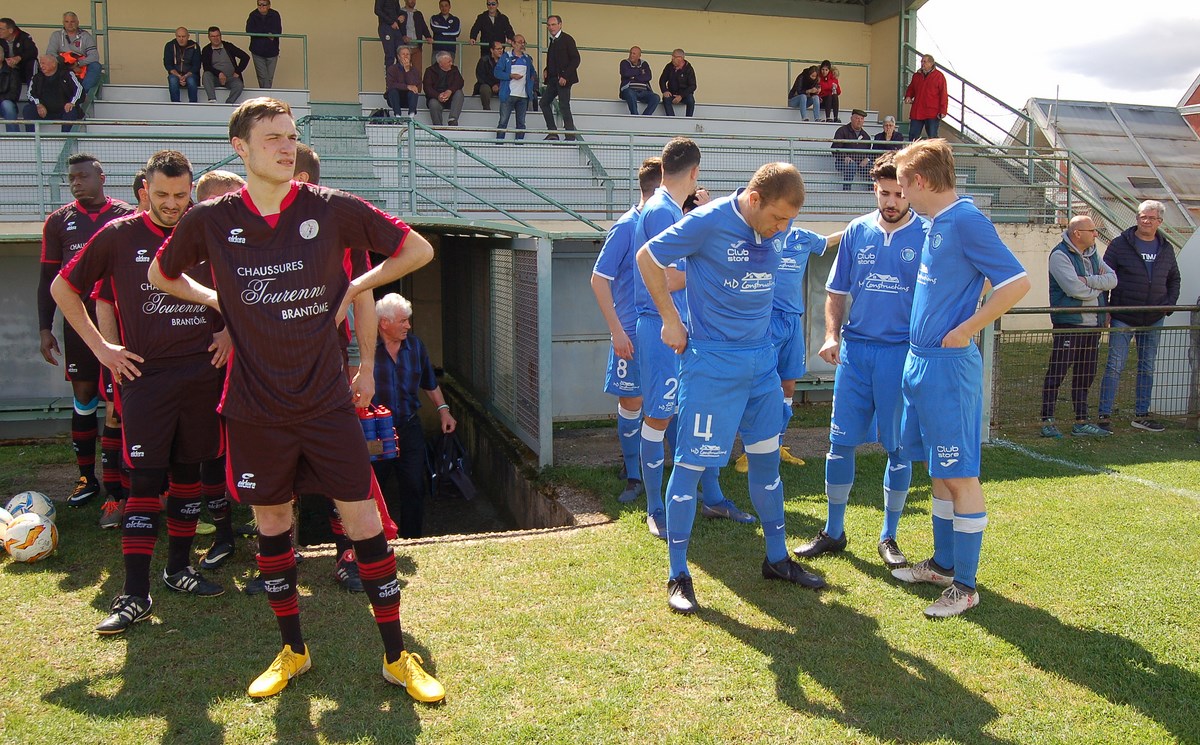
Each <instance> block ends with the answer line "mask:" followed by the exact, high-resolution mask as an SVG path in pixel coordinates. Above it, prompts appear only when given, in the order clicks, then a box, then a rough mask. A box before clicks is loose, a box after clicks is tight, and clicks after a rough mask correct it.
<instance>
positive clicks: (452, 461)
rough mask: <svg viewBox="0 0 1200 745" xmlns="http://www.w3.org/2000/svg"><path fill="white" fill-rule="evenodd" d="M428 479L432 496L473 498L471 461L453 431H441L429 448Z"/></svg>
mask: <svg viewBox="0 0 1200 745" xmlns="http://www.w3.org/2000/svg"><path fill="white" fill-rule="evenodd" d="M429 481H430V491H431V492H432V493H433V496H434V497H462V498H463V499H466V500H468V501H470V500H472V499H474V498H475V484H474V483H472V482H471V461H470V458H469V457H468V456H467V450H466V448H464V447H463V446H462V443H461V442H459V441H458V438H457V437H455V436H454V433H453V432H451V433H449V434H447V433H442V434H441V435H440V436H439V437H438V439H437V442H435V443H434V445H433V447H432V448H431V450H430V453H429Z"/></svg>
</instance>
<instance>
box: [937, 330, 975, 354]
mask: <svg viewBox="0 0 1200 745" xmlns="http://www.w3.org/2000/svg"><path fill="white" fill-rule="evenodd" d="M970 343H971V337H970V335H968V334H966V333H964V332H963V331H962V329H960V328H959V327H958V326H955V327H954V328H952V329H950V333H948V334H946V335H945V336H944V337H942V347H944V348H945V347H953V348H955V349H958V348H961V347H965V346H968V345H969V344H970Z"/></svg>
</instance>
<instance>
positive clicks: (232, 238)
mask: <svg viewBox="0 0 1200 745" xmlns="http://www.w3.org/2000/svg"><path fill="white" fill-rule="evenodd" d="M227 240H228V241H229V242H230V243H243V244H244V243H245V242H246V239H245V238H243V237H242V229H241V228H234V229H232V230H230V231H229V238H228V239H227Z"/></svg>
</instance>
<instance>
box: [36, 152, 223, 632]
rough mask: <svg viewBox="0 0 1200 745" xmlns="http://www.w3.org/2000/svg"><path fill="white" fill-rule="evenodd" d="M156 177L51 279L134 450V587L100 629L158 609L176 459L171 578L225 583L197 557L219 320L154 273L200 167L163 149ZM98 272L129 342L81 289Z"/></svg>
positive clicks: (129, 512)
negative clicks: (154, 584) (114, 396)
mask: <svg viewBox="0 0 1200 745" xmlns="http://www.w3.org/2000/svg"><path fill="white" fill-rule="evenodd" d="M146 177H147V181H146V184H147V186H146V190H147V192H148V195H149V198H150V210H149V212H143V213H137V214H134V215H131V216H129V217H125V218H122V219H119V220H115V221H113V222H112V223H110V224H109V225H108V226H106V227H105V228H104V229H103V230H101V231H100V232H98V233H97V234H96V235H95V236H94V237H93V238H92V240H90V241H89V242H88V244H87V245H86V246H84V248H83V250H81V251H80V252H79V253H77V254H76V255H75V258H73V259H72V260H71V262H70V263H69V264H67V266H66V267H64V268H63V269H62V271H61V272H60V273H59V276H58V277H56V278H55V279H54V282H53V283H52V284H51V286H50V292H51V294H52V295H53V296H54V299H55V301H56V302H57V303H58V305H59V307H60V308H61V309H62V312H63V317H64V318H66V319H67V322H68V323H70V324H71V326H72V327H73V328H74V329H75V330H76V331H77V332H78V333H79V336H80V338H81V339H82V340H83V342H84V343H85V344H87V346H88V348H89V349H91V350H92V352H93V353H94V354H95V355H96V358H97V359H98V360H99V361H100V362H101V363H102V364H103V365H104V366H105V367H107V368H109V369H110V370H111V371H112V373H113V377H114V380H115V381H117V382H118V383H120V384H121V387H120V389H119V396H120V397H121V401H122V407H121V410H122V427H123V430H124V435H125V461H126V463H127V464H128V465H129V467H130V469H131V472H132V473H131V479H130V494H129V497H128V498H127V499H126V501H125V512H124V517H123V525H122V541H121V546H122V553H123V555H124V560H125V586H124V589H123V591H122V593H121V595H119V596H117V598H116V599H115V600H114V601H113V604H112V613H111V615H109V616H108V617H107V618H106V619H104V621H102V622H101V623H100V625H98V626H97V627H96V631H97V632H98V633H100V634H119V633H121V632H123V631H125V629H127V628H129V626H131V625H133V624H134V623H136V622H138V621H141V620H143V619H145V618H147V617H148V616H149V615H150V610H151V608H153V605H154V601H153V600H152V599H151V597H150V559H151V555H152V554H153V552H154V544H155V541H156V539H157V536H158V520H159V512H160V511H161V510H162V503H161V501H160V498H159V493H160V491H161V490H162V484H163V482H164V480H165V478H166V476H167V473H168V470H169V472H170V476H171V479H170V488H169V491H168V493H167V532H168V535H169V544H168V552H167V566H166V568H165V569H164V570H163V582H164V583H165V584H166V585H167V587H168V588H170V589H172V590H175V591H178V592H188V593H192V594H194V595H200V596H216V595H220V594H222V593H223V592H224V589H223V588H221V586H220V585H217V584H214V583H212V582H209V581H208V580H206V579H205V578H204V576H203V575H201V574H200V573H199V572H197V571H196V570H195V569H193V568H192V567H191V565H190V559H191V548H192V540H193V538H194V537H195V534H196V521H197V520H198V518H199V516H200V502H201V491H200V464H201V462H203V461H206V460H211V459H213V458H215V457H216V456H217V455H218V454H219V453H220V449H221V438H220V431H221V430H220V424H219V422H218V419H217V413H216V407H217V402H218V400H219V398H220V394H221V383H222V377H223V376H222V375H221V372H220V371H219V369H218V367H220V366H221V364H223V362H224V356H225V355H224V354H222V353H221V352H220V351H219V350H218V354H217V355H216V358H215V359H214V355H213V354H212V351H213V349H214V347H216V346H217V345H216V344H215V343H214V340H213V334H214V332H216V331H217V330H218V324H219V320H220V319H219V318H218V316H217V313H216V312H215V311H213V310H210V309H209V308H207V307H206V306H204V305H202V304H199V303H179V302H178V301H176V300H175V299H174V298H172V297H170V296H169V295H167V294H166V293H164V292H160V291H159V290H158V289H157V288H155V287H153V286H152V285H150V284H149V282H147V281H146V277H145V272H146V267H147V266H148V265H149V263H150V262H151V261H152V260H153V257H154V255H155V254H156V252H157V249H158V246H160V245H161V244H162V241H163V240H164V238H166V237H168V236H170V234H171V231H172V229H173V228H174V227H175V225H176V224H177V223H178V222H179V219H180V217H181V216H182V215H183V214H184V212H185V211H186V210H187V208H188V205H189V204H190V201H191V191H192V166H191V164H190V163H189V162H188V160H187V158H186V157H184V156H183V154H181V153H178V152H175V151H172V150H163V151H160V152H158V153H155V154H154V155H153V156H152V157H151V158H150V160H149V162H147V164H146ZM97 282H106V283H109V284H110V289H111V295H112V297H113V298H114V299H115V300H116V309H117V319H118V321H119V322H120V328H121V339H122V341H123V342H124V346H121V345H118V344H113V343H111V342H108V341H105V339H104V337H103V336H102V335H101V333H100V331H99V329H97V327H96V325H95V323H94V322H93V321H92V319H91V317H90V316H89V315H88V313H87V310H86V309H85V307H84V304H83V299H82V298H81V297H80V295H84V296H87V295H89V294H90V293H91V288H93V287H94V286H95V285H96V283H97ZM218 363H220V364H218Z"/></svg>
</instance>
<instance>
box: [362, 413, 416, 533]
mask: <svg viewBox="0 0 1200 745" xmlns="http://www.w3.org/2000/svg"><path fill="white" fill-rule="evenodd" d="M396 441H397V444H398V445H399V450H400V454H399V456H398V457H396V458H393V459H391V460H379V461H375V462H374V463H372V464H371V467H372V468H374V469H375V478H376V479H377V480H378V481H379V489H380V490H381V491H382V492H383V501H384V502H386V503H387V506H388V512H390V513H391V515H392V519H393V520H395V521H396V522H397V523H398V524H399V526H400V537H401V538H420V537H421V523H422V521H423V519H424V516H425V491H426V485H425V433H424V432H422V431H421V418H420V417H419V416H413V417H412V418H411V419H409V420H408V421H407V422H405V423H403V424H400V425H398V426H397V427H396Z"/></svg>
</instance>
